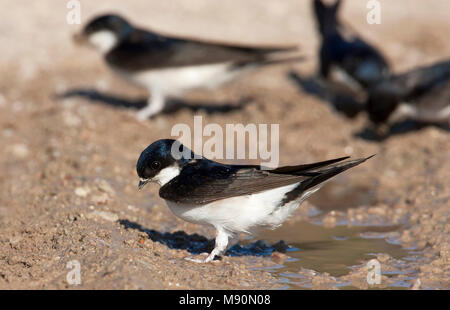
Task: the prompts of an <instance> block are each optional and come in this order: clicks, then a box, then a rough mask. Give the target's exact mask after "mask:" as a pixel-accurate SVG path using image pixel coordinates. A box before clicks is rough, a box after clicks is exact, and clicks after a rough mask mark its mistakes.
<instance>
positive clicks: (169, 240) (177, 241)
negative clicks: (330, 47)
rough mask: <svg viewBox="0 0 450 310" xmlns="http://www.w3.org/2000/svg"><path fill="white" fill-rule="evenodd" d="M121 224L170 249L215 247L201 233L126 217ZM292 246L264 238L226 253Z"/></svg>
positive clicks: (249, 253) (193, 251)
mask: <svg viewBox="0 0 450 310" xmlns="http://www.w3.org/2000/svg"><path fill="white" fill-rule="evenodd" d="M119 223H120V225H122V226H123V227H124V228H125V229H136V230H138V231H140V232H143V233H146V234H147V236H148V237H149V239H150V240H152V241H153V242H159V243H161V244H164V245H165V246H167V247H168V248H170V249H175V250H186V251H188V252H189V253H191V254H193V255H197V254H201V253H205V252H206V253H210V252H211V251H212V250H213V249H214V239H208V238H206V237H204V236H201V235H199V234H187V233H185V232H184V231H176V232H173V233H171V232H164V233H163V232H159V231H157V230H154V229H147V228H145V227H143V226H142V225H140V224H138V223H136V222H132V221H129V220H126V219H120V220H119ZM289 248H290V247H289V246H288V245H287V244H286V243H285V242H284V241H283V240H281V241H279V242H278V243H275V244H273V245H268V244H266V243H265V242H264V241H262V240H258V241H256V242H253V243H251V244H248V245H241V244H235V245H233V246H231V247H230V248H229V249H228V250H227V251H226V253H225V255H227V256H269V255H271V254H272V253H273V252H281V253H285V252H286V251H287V250H288V249H289Z"/></svg>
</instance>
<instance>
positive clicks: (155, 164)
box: [151, 161, 161, 170]
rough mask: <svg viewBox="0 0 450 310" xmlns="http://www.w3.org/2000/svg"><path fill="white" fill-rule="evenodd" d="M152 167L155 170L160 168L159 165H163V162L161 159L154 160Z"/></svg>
mask: <svg viewBox="0 0 450 310" xmlns="http://www.w3.org/2000/svg"><path fill="white" fill-rule="evenodd" d="M151 167H152V169H154V170H156V169H159V167H161V163H160V162H159V161H154V162H152V165H151Z"/></svg>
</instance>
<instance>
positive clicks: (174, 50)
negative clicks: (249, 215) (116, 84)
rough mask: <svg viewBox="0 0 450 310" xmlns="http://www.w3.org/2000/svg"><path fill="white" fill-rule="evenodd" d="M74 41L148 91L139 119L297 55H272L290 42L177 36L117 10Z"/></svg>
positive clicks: (290, 49) (283, 50)
mask: <svg viewBox="0 0 450 310" xmlns="http://www.w3.org/2000/svg"><path fill="white" fill-rule="evenodd" d="M75 40H76V41H77V42H86V43H87V44H88V45H91V46H93V47H95V48H96V49H97V50H98V51H99V52H100V53H102V55H103V57H104V59H105V61H106V63H107V64H108V66H109V67H111V68H112V69H113V70H114V71H115V72H116V73H118V74H119V75H120V76H122V77H123V78H125V79H126V80H128V81H130V82H132V83H134V84H137V85H140V86H142V87H145V88H146V89H148V90H149V91H150V93H151V97H150V98H149V100H148V104H147V106H146V107H145V108H143V109H141V110H140V111H139V112H138V114H137V118H138V119H139V120H145V119H147V118H149V117H151V116H154V115H156V114H158V113H159V112H161V111H162V110H163V109H164V107H165V103H166V98H167V97H169V96H170V97H179V96H181V95H183V93H184V92H185V91H188V90H190V89H196V88H200V89H214V88H216V87H218V86H220V85H221V84H223V83H225V82H228V81H230V80H232V79H234V78H235V77H237V76H239V75H240V74H242V73H244V72H248V71H251V70H254V69H257V68H260V67H262V66H265V65H269V64H276V63H284V62H288V61H297V60H301V59H302V58H301V57H283V58H280V57H276V58H273V56H274V54H278V53H282V54H283V53H287V52H293V51H296V50H297V47H294V46H266V47H250V46H241V45H233V44H228V43H215V42H207V41H202V40H197V39H190V38H177V37H173V36H166V35H162V34H158V33H155V32H150V31H146V30H143V29H139V28H136V27H134V26H133V25H132V24H130V23H129V22H128V21H127V20H125V19H124V18H123V17H121V16H118V15H102V16H98V17H95V18H94V19H92V20H91V21H90V22H89V23H88V24H87V25H86V26H85V27H84V29H83V30H82V32H81V33H80V34H77V35H76V36H75Z"/></svg>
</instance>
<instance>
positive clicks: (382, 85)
mask: <svg viewBox="0 0 450 310" xmlns="http://www.w3.org/2000/svg"><path fill="white" fill-rule="evenodd" d="M367 112H368V114H369V118H370V120H371V121H372V122H373V123H374V124H376V125H380V124H383V123H386V122H389V121H392V120H396V119H399V118H410V119H413V120H415V121H419V122H428V123H447V124H448V123H449V122H450V60H449V59H447V60H444V61H440V62H437V63H434V64H432V65H429V66H423V67H419V68H415V69H412V70H410V71H408V72H404V73H401V74H392V75H391V76H389V77H387V78H384V79H383V80H381V81H379V82H378V83H376V84H375V85H373V86H372V87H371V88H370V89H369V96H368V100H367Z"/></svg>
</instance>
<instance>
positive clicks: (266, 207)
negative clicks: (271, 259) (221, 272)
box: [136, 139, 370, 262]
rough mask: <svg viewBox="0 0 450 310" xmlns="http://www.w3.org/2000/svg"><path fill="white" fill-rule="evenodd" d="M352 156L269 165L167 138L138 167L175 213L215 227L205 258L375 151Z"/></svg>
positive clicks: (285, 213) (277, 219)
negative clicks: (232, 160)
mask: <svg viewBox="0 0 450 310" xmlns="http://www.w3.org/2000/svg"><path fill="white" fill-rule="evenodd" d="M180 154H183V155H182V156H181V155H180ZM347 158H348V157H342V158H337V159H332V160H327V161H323V162H317V163H312V164H305V165H298V166H287V167H280V168H277V169H272V170H265V169H262V168H261V167H260V166H254V165H226V164H221V163H218V162H215V161H212V160H208V159H206V158H203V157H200V156H195V154H194V153H193V152H192V151H191V150H189V149H188V148H186V147H185V146H183V145H182V144H181V143H180V142H179V141H176V140H171V139H163V140H158V141H155V142H154V143H152V144H151V145H150V146H148V147H147V148H146V149H145V150H144V151H143V152H142V153H141V155H140V157H139V159H138V161H137V165H136V170H137V174H138V176H139V189H141V188H142V187H143V186H144V185H145V184H147V183H148V182H156V183H158V184H159V185H161V188H160V190H159V196H160V197H161V198H163V199H164V200H165V201H166V203H167V205H168V207H169V208H170V210H171V211H172V212H173V213H174V214H175V215H177V216H179V217H180V218H182V219H184V220H186V221H189V222H193V223H197V224H202V225H210V226H212V227H214V228H215V229H216V232H217V235H216V240H215V241H216V242H215V247H214V249H213V250H212V252H211V253H210V254H209V256H208V257H207V258H206V259H205V261H204V262H209V261H211V260H213V259H214V257H215V256H216V255H221V254H222V253H224V251H225V250H226V248H227V246H228V242H229V238H230V237H233V236H235V235H236V234H237V233H241V232H242V233H252V232H254V231H255V229H257V228H269V229H274V228H276V227H278V226H279V225H281V224H282V223H283V222H284V221H285V220H286V219H287V218H288V217H289V216H290V215H292V213H293V212H294V211H295V210H296V209H297V208H298V207H299V206H300V204H301V203H302V202H303V201H304V200H305V199H307V198H308V197H309V196H310V195H311V194H313V193H314V192H316V191H317V190H318V189H319V188H320V187H321V186H322V185H323V184H324V183H325V182H326V181H327V180H329V179H330V178H332V177H334V176H336V175H337V174H339V173H341V172H344V171H345V170H347V169H350V168H352V167H354V166H357V165H359V164H360V163H362V162H364V161H366V160H367V159H368V158H370V157H367V158H362V159H355V160H348V161H344V160H345V159H347Z"/></svg>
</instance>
